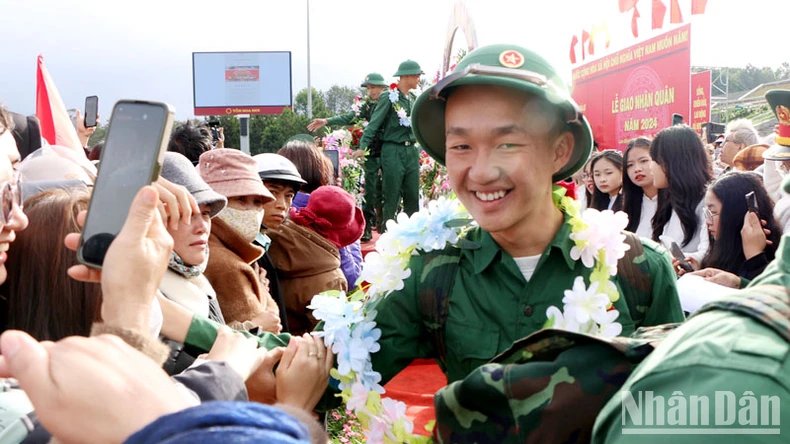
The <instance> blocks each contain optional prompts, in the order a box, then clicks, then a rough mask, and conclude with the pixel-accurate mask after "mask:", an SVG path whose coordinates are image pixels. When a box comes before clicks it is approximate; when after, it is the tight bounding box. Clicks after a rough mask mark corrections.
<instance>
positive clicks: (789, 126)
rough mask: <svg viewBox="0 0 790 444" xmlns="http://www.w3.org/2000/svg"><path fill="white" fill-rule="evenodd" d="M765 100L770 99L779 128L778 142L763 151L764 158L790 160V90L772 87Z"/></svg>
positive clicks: (769, 102) (769, 104) (769, 103)
mask: <svg viewBox="0 0 790 444" xmlns="http://www.w3.org/2000/svg"><path fill="white" fill-rule="evenodd" d="M765 100H767V101H768V106H770V107H771V110H772V111H773V112H774V114H776V120H778V121H779V130H778V132H777V134H776V139H775V141H776V144H775V145H774V146H773V147H771V149H769V150H766V151H765V152H763V158H764V159H768V160H779V161H783V160H790V90H783V89H772V90H771V91H768V92H767V93H765ZM785 186H787V185H785ZM785 189H787V188H785Z"/></svg>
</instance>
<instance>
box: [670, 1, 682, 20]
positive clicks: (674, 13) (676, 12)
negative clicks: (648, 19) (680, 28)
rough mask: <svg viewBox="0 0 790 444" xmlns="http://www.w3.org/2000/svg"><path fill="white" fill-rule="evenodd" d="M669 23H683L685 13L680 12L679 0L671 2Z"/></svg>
mask: <svg viewBox="0 0 790 444" xmlns="http://www.w3.org/2000/svg"><path fill="white" fill-rule="evenodd" d="M669 23H683V15H682V14H681V13H680V5H678V0H672V1H671V2H670V4H669Z"/></svg>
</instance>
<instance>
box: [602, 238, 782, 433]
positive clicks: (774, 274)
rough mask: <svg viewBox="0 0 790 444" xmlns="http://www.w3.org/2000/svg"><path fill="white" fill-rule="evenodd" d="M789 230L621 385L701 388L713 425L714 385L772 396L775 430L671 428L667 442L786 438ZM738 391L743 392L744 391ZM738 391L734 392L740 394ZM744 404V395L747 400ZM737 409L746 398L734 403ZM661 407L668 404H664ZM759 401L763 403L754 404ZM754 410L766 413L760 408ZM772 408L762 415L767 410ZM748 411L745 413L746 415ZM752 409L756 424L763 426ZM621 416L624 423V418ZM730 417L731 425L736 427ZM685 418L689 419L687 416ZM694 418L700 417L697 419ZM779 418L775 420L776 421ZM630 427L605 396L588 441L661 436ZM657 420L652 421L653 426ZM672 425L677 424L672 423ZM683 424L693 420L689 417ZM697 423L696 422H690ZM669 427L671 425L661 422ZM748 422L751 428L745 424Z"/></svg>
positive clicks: (683, 390) (617, 400)
mask: <svg viewBox="0 0 790 444" xmlns="http://www.w3.org/2000/svg"><path fill="white" fill-rule="evenodd" d="M788 259H790V238H788V236H785V237H783V238H782V242H781V244H780V247H779V251H778V252H777V256H776V259H775V260H774V261H773V262H772V263H771V264H770V265H769V266H768V267H767V268H766V270H765V271H764V272H763V274H762V275H760V276H759V277H758V278H757V279H755V280H754V281H752V283H751V284H749V287H747V288H746V289H744V290H741V291H740V292H737V293H733V294H732V295H730V296H727V297H723V298H721V299H720V300H718V301H716V302H712V303H709V304H707V305H705V306H704V307H703V308H701V309H700V310H699V311H698V312H696V313H695V314H694V315H693V316H692V317H691V318H689V320H688V321H687V322H686V323H685V324H683V326H682V327H680V328H678V329H677V330H676V331H675V332H674V333H673V334H672V335H670V336H669V337H667V338H666V339H665V340H664V341H663V343H662V344H661V346H660V347H658V348H657V349H656V351H655V352H653V353H652V354H651V355H650V356H649V357H648V358H647V359H645V361H644V362H643V363H642V364H641V365H640V366H639V367H638V368H637V369H636V370H635V371H634V373H633V374H632V375H631V377H630V378H629V379H628V380H627V381H626V383H625V385H623V390H624V391H630V392H631V393H632V394H634V395H633V396H634V397H635V398H636V396H637V395H636V393H637V392H640V391H641V392H647V391H652V392H653V395H654V397H658V396H662V397H663V398H664V399H665V400H666V401H669V400H670V399H671V398H672V397H673V395H675V394H677V395H680V396H682V397H683V398H684V399H689V398H690V397H691V396H707V397H708V399H709V400H710V403H711V405H710V409H709V417H708V418H706V419H708V424H709V425H708V426H702V427H705V428H716V429H720V428H722V427H723V426H721V425H719V426H718V427H717V426H716V422H715V416H714V415H715V413H714V405H713V402H714V400H715V397H716V392H717V391H729V392H732V393H734V394H735V396H736V397H738V398H740V397H741V396H744V395H747V392H751V394H752V395H753V396H754V397H756V398H757V403H758V404H760V402H761V400H760V397H761V396H777V397H778V398H779V405H780V406H781V409H780V411H781V416H780V418H779V419H780V424H782V425H784V427H785V428H784V429H781V434H779V435H759V436H749V437H748V438H746V439H745V437H744V435H718V434H717V435H710V434H709V435H707V439H706V438H705V435H674V436H673V437H672V442H673V443H677V442H689V443H692V442H693V443H699V442H715V443H716V444H727V443H733V444H735V443H741V442H745V441H747V440H748V442H757V441H756V438H758V437H759V438H760V441H759V442H776V443H786V442H788V436H790V430H788V429H787V427H790V426H788V424H790V408H788V406H790V296H788V292H787V289H788V288H790V287H788V285H790V262H788ZM744 397H745V396H744ZM743 400H744V399H740V400H739V402H740V401H743ZM746 404H748V402H747V403H746ZM735 405H736V408H737V409H740V408H742V407H743V406H744V405H745V404H739V403H738V404H735ZM665 408H666V409H667V410H668V409H669V405H665ZM760 408H762V406H761V407H760ZM759 413H760V415H762V414H765V413H768V412H764V411H759ZM770 416H771V415H768V418H770ZM747 419H748V417H747ZM762 419H763V418H762V417H760V416H758V417H757V424H760V426H759V428H767V427H768V426H769V425H770V422H769V424H763V423H762ZM623 421H625V423H624V422H623ZM739 421H740V417H736V420H735V424H733V425H732V426H731V427H741V428H743V425H741V424H739ZM687 423H688V424H690V421H689V422H687ZM699 423H702V419H700V421H699ZM776 425H779V424H776ZM624 427H628V428H634V427H639V426H634V424H633V422H632V418H631V417H630V416H629V415H624V413H623V403H622V398H621V397H620V396H616V397H614V398H612V399H611V400H610V401H609V403H608V404H607V405H606V406H605V408H604V409H603V410H602V411H601V413H600V415H599V416H598V419H597V421H596V423H595V431H594V439H593V442H601V443H602V442H607V443H620V442H622V443H627V442H634V440H635V439H638V440H639V442H640V443H665V442H667V440H666V436H664V435H631V434H628V435H626V434H624V433H623V428H624ZM654 427H656V426H654ZM675 427H677V426H675ZM688 427H690V428H693V427H694V425H689V426H688ZM696 427H697V428H699V427H700V426H696ZM663 428H665V429H666V428H670V426H663ZM752 428H754V427H753V426H752Z"/></svg>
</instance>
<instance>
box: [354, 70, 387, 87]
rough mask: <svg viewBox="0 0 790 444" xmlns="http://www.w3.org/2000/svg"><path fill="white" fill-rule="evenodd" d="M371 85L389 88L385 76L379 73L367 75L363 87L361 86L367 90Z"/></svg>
mask: <svg viewBox="0 0 790 444" xmlns="http://www.w3.org/2000/svg"><path fill="white" fill-rule="evenodd" d="M371 85H372V86H387V84H386V83H384V76H382V75H381V74H379V73H377V72H372V73H370V74H368V75H366V76H365V80H364V81H363V82H362V85H360V86H361V87H363V88H367V87H368V86H371Z"/></svg>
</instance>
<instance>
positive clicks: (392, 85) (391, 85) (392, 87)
mask: <svg viewBox="0 0 790 444" xmlns="http://www.w3.org/2000/svg"><path fill="white" fill-rule="evenodd" d="M390 89H398V84H397V83H390Z"/></svg>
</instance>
